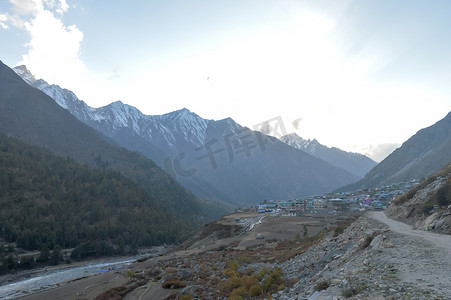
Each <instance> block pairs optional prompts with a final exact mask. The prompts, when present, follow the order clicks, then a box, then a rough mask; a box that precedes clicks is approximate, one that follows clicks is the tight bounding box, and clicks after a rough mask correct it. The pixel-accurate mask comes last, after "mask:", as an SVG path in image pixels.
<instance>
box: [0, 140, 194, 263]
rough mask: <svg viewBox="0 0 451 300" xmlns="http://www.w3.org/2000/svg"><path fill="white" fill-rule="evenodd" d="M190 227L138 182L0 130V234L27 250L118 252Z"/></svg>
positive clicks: (169, 239)
mask: <svg viewBox="0 0 451 300" xmlns="http://www.w3.org/2000/svg"><path fill="white" fill-rule="evenodd" d="M192 228H193V227H192V226H191V225H190V224H187V223H186V222H185V221H183V220H182V219H180V218H178V217H177V216H176V215H175V214H174V213H173V212H172V211H171V209H169V208H168V207H166V206H165V205H164V204H163V203H161V202H159V201H156V199H154V198H152V196H151V195H150V194H149V193H148V192H147V191H146V190H145V189H143V188H142V187H140V186H139V185H138V184H136V183H135V182H133V181H132V180H130V179H127V178H126V177H124V176H123V175H121V174H120V173H118V172H114V171H107V170H102V169H91V168H88V167H87V166H81V165H79V164H78V163H77V162H75V161H74V160H73V159H71V158H66V159H64V158H61V157H58V156H56V155H54V154H52V153H50V152H47V151H44V150H42V149H40V148H38V147H35V146H29V145H27V144H25V143H23V142H20V141H18V140H16V139H13V138H10V137H6V136H4V135H0V238H4V239H5V240H6V241H7V242H17V246H18V247H21V248H24V249H27V250H41V249H43V248H48V249H54V248H55V247H56V246H60V247H62V248H73V247H78V248H77V249H76V251H75V254H74V255H73V257H75V258H79V257H84V256H88V255H95V256H97V255H102V254H115V253H119V254H123V253H125V252H126V250H127V251H129V250H133V249H136V247H138V246H151V245H159V244H162V243H174V242H178V241H181V240H183V239H184V238H186V237H187V235H188V234H189V233H190V230H191V229H192Z"/></svg>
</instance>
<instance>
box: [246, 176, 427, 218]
mask: <svg viewBox="0 0 451 300" xmlns="http://www.w3.org/2000/svg"><path fill="white" fill-rule="evenodd" d="M418 183H419V180H412V181H408V182H399V183H394V184H391V185H387V186H382V187H378V188H375V189H360V190H357V191H352V192H346V193H326V194H324V195H321V196H311V197H307V198H299V199H291V200H265V201H263V203H261V204H259V205H256V206H254V209H255V210H257V212H259V213H265V212H273V213H281V214H285V215H292V214H300V213H340V212H344V211H356V210H360V211H363V210H369V209H386V208H387V207H388V206H389V205H390V203H391V201H392V200H393V199H394V198H396V197H397V196H400V195H402V194H404V193H406V192H407V191H409V190H410V189H411V188H412V187H414V186H415V185H417V184H418Z"/></svg>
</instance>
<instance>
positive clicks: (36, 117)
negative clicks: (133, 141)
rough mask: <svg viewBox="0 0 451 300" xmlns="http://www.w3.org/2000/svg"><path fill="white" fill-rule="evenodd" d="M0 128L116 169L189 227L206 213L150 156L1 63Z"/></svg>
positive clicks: (61, 152) (91, 164)
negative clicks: (113, 139) (109, 137)
mask: <svg viewBox="0 0 451 300" xmlns="http://www.w3.org/2000/svg"><path fill="white" fill-rule="evenodd" d="M0 132H2V133H4V134H6V135H7V136H13V137H17V138H18V139H20V140H22V141H25V142H27V143H29V144H33V145H37V146H42V147H44V148H46V149H49V150H50V151H51V152H53V153H56V154H58V155H60V156H62V157H71V158H73V159H75V160H76V161H77V162H79V163H81V164H87V165H88V166H89V167H93V168H102V169H105V170H111V171H117V172H120V173H121V174H123V175H125V176H126V177H127V178H130V179H132V180H133V181H135V182H136V183H138V184H139V185H140V186H141V187H142V188H144V189H145V190H146V191H147V192H148V193H149V194H150V195H151V196H152V197H153V198H154V199H155V200H157V201H159V202H160V203H164V204H165V205H168V206H169V207H170V208H171V210H172V211H173V212H175V213H176V214H177V215H178V216H179V218H182V219H184V220H186V221H188V222H189V223H191V224H190V226H191V227H194V226H199V224H200V222H201V219H202V217H205V215H204V214H203V212H202V208H201V207H200V204H199V202H198V199H197V198H196V197H195V196H194V195H193V194H192V193H191V192H190V191H188V190H186V189H185V188H184V187H182V186H181V185H180V184H178V183H177V182H176V181H175V180H174V179H173V178H171V177H170V176H169V175H168V174H166V173H165V172H164V171H163V170H162V169H161V168H160V167H158V166H157V165H156V164H155V163H154V162H153V161H151V160H150V159H148V158H146V157H145V156H144V155H141V154H139V153H137V152H132V151H129V150H127V149H124V148H120V147H118V146H115V145H113V144H111V143H109V142H107V141H105V139H104V137H102V136H101V135H100V134H99V133H98V132H96V131H95V130H94V129H92V128H90V127H88V126H87V125H85V124H83V123H82V122H80V121H79V120H77V119H76V118H75V117H74V116H72V115H71V114H70V113H69V112H68V111H67V110H65V109H63V108H61V107H60V106H59V105H58V104H56V103H55V101H54V100H53V99H52V98H50V97H49V96H47V95H46V94H44V93H43V92H41V91H39V90H38V89H36V88H33V87H31V86H29V85H28V84H27V83H25V82H24V81H23V80H22V79H21V78H20V77H19V76H18V75H17V74H16V73H15V72H14V71H13V70H11V69H10V68H8V67H7V66H6V65H4V64H3V63H1V62H0Z"/></svg>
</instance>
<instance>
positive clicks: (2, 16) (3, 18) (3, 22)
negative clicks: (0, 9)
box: [0, 14, 9, 29]
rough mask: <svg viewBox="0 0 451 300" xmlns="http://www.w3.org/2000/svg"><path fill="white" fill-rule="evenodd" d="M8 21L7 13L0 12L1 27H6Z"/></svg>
mask: <svg viewBox="0 0 451 300" xmlns="http://www.w3.org/2000/svg"><path fill="white" fill-rule="evenodd" d="M7 21H8V15H7V14H0V26H1V27H3V29H8V27H9V26H8V24H6V22H7Z"/></svg>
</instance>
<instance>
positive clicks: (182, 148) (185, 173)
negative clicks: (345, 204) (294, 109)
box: [15, 67, 358, 208]
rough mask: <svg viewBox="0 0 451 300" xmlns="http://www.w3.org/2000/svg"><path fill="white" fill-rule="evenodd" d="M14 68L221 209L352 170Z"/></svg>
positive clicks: (259, 137)
mask: <svg viewBox="0 0 451 300" xmlns="http://www.w3.org/2000/svg"><path fill="white" fill-rule="evenodd" d="M15 71H16V72H17V73H18V74H19V75H21V76H22V78H24V79H25V80H26V81H27V82H28V83H29V84H31V85H32V86H34V87H36V88H38V89H41V90H42V91H44V92H45V93H47V94H48V95H49V96H51V97H53V98H54V99H55V101H56V102H57V103H58V104H59V105H61V106H62V107H64V108H66V109H68V110H69V111H70V112H71V113H72V114H73V115H74V116H76V117H77V118H78V119H79V120H81V121H82V122H84V123H85V124H87V125H89V126H91V127H92V128H95V129H96V130H97V131H98V132H101V133H102V134H103V135H104V136H106V137H108V138H110V139H111V140H114V141H115V142H116V143H118V144H119V145H121V146H123V147H126V148H128V149H130V150H135V151H139V152H141V153H143V154H144V155H146V156H147V157H149V158H151V159H152V160H154V161H155V162H156V163H157V164H159V165H160V166H161V167H163V168H164V169H165V170H166V171H167V172H168V173H169V174H171V175H172V177H173V178H176V180H177V181H179V182H180V183H182V184H183V185H184V186H185V187H187V188H189V189H190V190H191V191H193V192H194V193H195V194H197V195H199V196H201V197H204V198H208V199H214V200H215V201H217V202H216V204H215V205H218V201H219V202H220V203H222V204H223V206H224V207H226V208H231V207H233V206H235V207H236V206H246V205H250V204H256V203H258V202H260V201H263V200H264V199H268V200H269V199H288V198H293V197H300V196H308V195H313V194H321V193H323V192H328V191H330V190H332V189H334V188H338V187H340V186H343V185H345V184H348V183H351V182H355V181H356V180H358V177H357V176H355V175H353V174H351V173H349V172H347V171H346V170H343V169H341V168H338V167H335V166H332V165H331V164H329V163H327V162H325V161H323V160H321V159H318V158H315V157H313V156H311V155H310V154H307V153H305V152H303V151H299V150H297V149H294V148H292V147H289V146H288V145H286V144H284V143H282V142H280V141H279V140H277V139H276V138H272V137H269V136H266V135H264V134H262V133H260V132H255V131H251V130H250V129H248V128H245V127H242V126H240V125H239V124H237V123H236V122H234V121H233V120H232V119H230V118H227V119H224V120H219V121H214V120H207V119H203V118H201V117H199V116H198V115H196V114H195V113H192V112H190V111H189V110H187V109H182V110H179V111H175V112H172V113H168V114H165V115H160V116H148V115H144V114H143V113H141V112H140V111H139V110H138V109H136V108H134V107H131V106H129V105H126V104H124V103H122V102H120V101H117V102H114V103H111V104H109V105H107V106H104V107H100V108H91V107H89V106H87V105H86V103H84V102H83V101H80V100H79V99H78V98H76V96H75V95H74V94H73V93H72V92H70V91H67V90H64V89H61V88H60V87H58V86H55V85H49V84H47V83H46V82H45V81H43V80H36V79H34V77H33V76H32V75H31V74H30V73H29V72H28V70H27V69H26V68H25V67H16V68H15Z"/></svg>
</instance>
